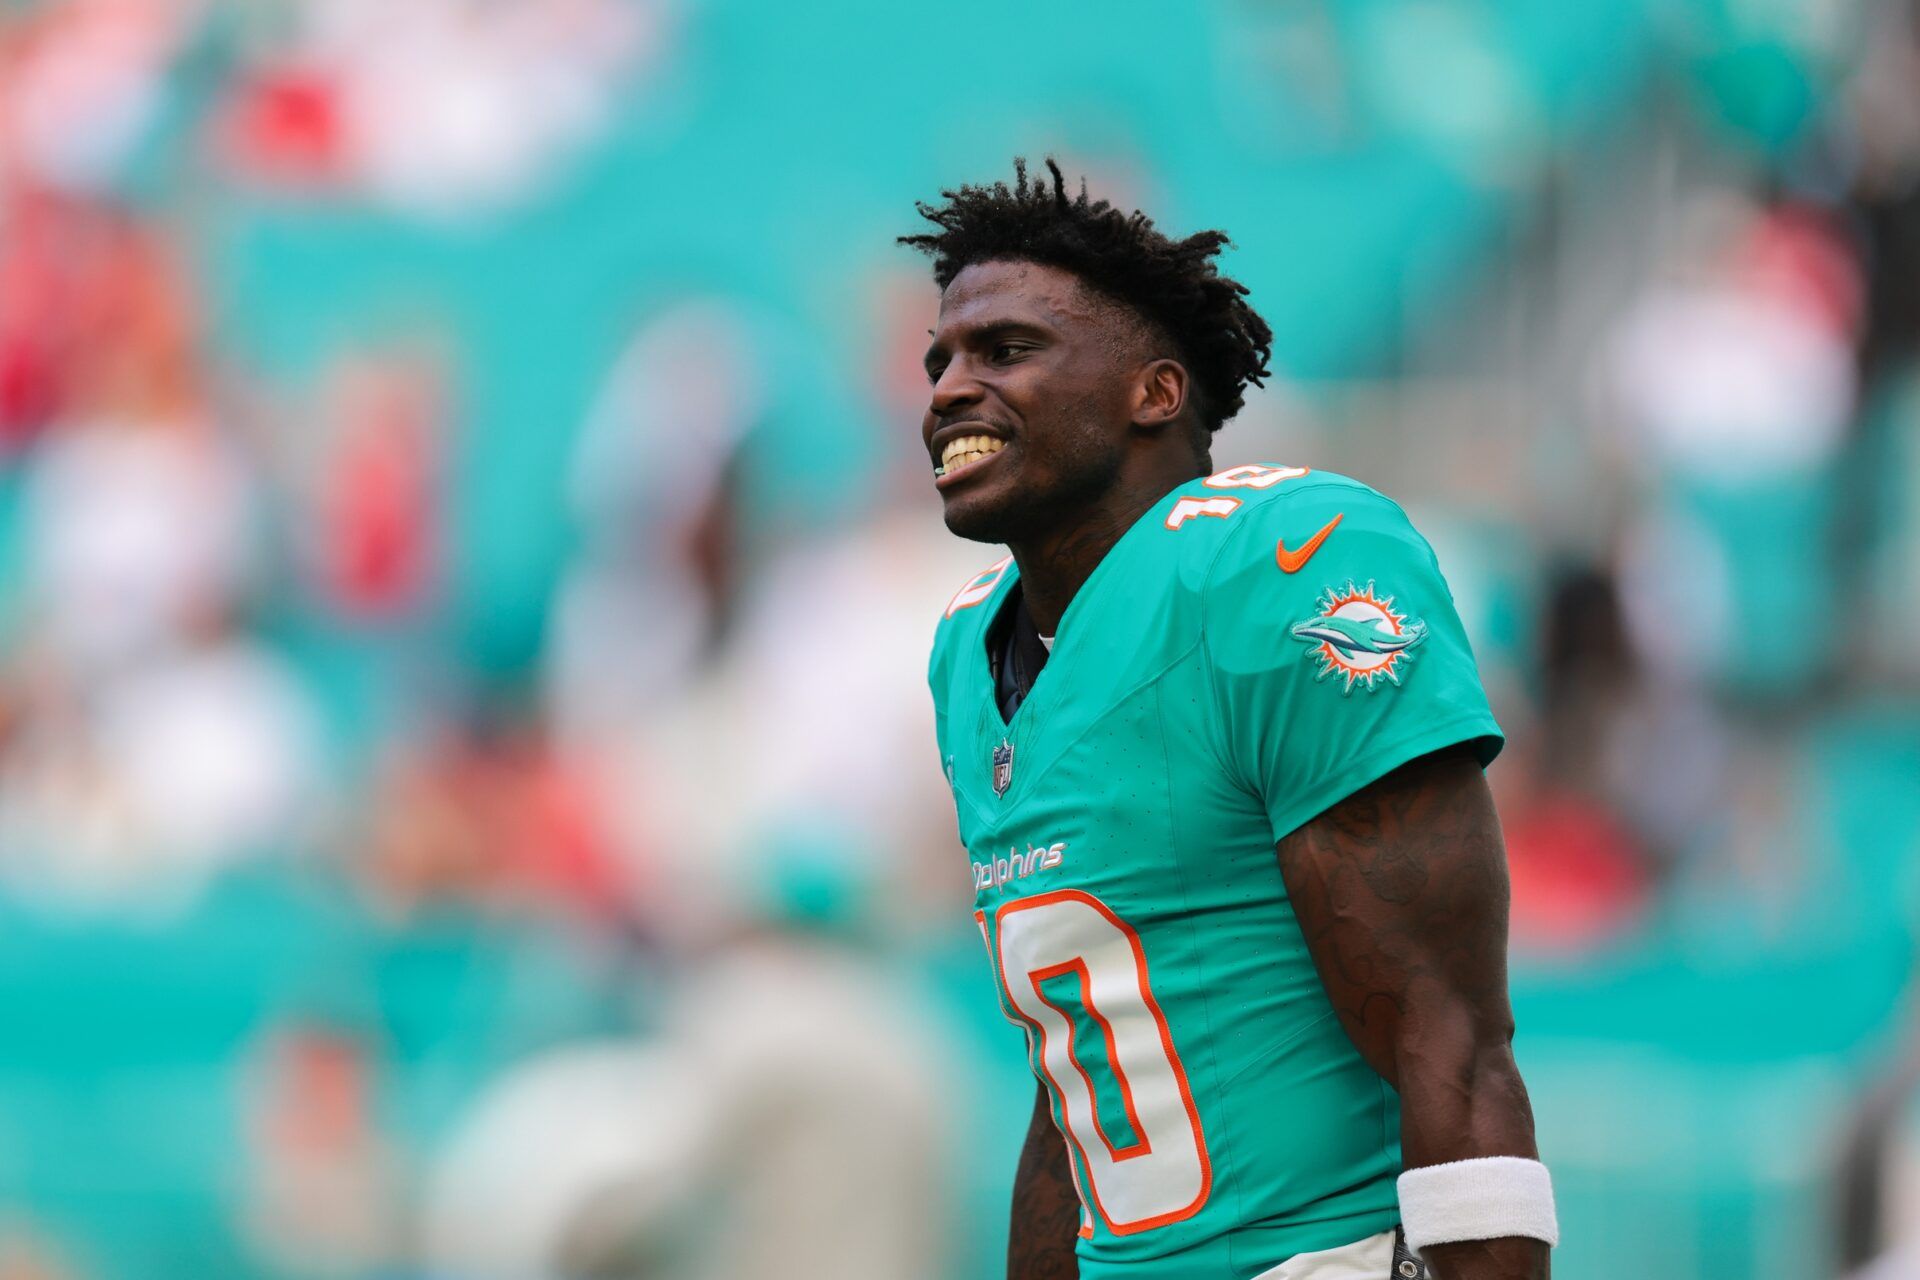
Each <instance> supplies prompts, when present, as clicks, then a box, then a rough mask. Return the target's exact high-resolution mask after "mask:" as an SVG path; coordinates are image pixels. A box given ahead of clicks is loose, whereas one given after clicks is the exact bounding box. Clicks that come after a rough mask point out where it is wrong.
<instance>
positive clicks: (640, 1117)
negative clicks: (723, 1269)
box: [419, 1043, 722, 1280]
mask: <svg viewBox="0 0 1920 1280" xmlns="http://www.w3.org/2000/svg"><path fill="white" fill-rule="evenodd" d="M721 1102H722V1098H721V1096H720V1095H719V1093H718V1092H717V1090H716V1089H715V1088H714V1085H713V1082H712V1081H710V1080H707V1079H705V1078H703V1077H702V1076H701V1075H700V1074H699V1073H698V1072H697V1071H695V1070H693V1069H692V1066H691V1064H690V1063H689V1062H688V1061H687V1060H686V1059H685V1058H684V1057H682V1056H680V1055H677V1054H675V1053H673V1052H670V1051H668V1050H664V1049H660V1048H654V1047H649V1046H646V1045H638V1044H628V1043H604V1044H588V1045H576V1046H572V1047H569V1048H565V1049H560V1050H556V1051H554V1052H552V1053H549V1054H546V1055H543V1056H541V1057H539V1058H535V1059H533V1060H532V1061H530V1062H527V1063H525V1064H523V1065H522V1066H520V1067H519V1068H517V1069H516V1070H514V1071H512V1072H510V1073H509V1074H508V1075H507V1076H506V1078H504V1079H503V1080H501V1081H500V1082H499V1083H498V1084H496V1085H495V1086H494V1087H493V1088H492V1089H490V1090H489V1091H488V1092H487V1093H486V1094H485V1095H483V1096H482V1097H481V1099H480V1100H479V1102H478V1103H477V1104H476V1105H475V1107H474V1109H473V1111H472V1113H471V1114H470V1115H469V1116H468V1118H467V1120H466V1121H465V1122H464V1123H463V1124H462V1125H461V1126H460V1128H459V1130H458V1131H457V1132H456V1133H455V1134H454V1136H453V1138H452V1140H451V1141H450V1142H449V1144H448V1145H447V1146H446V1148H445V1149H444V1150H443V1151H442V1152H441V1153H440V1155H439V1156H438V1158H437V1159H436V1160H435V1162H434V1166H433V1168H432V1169H431V1170H430V1172H429V1174H428V1178H427V1184H426V1201H425V1206H424V1209H423V1213H422V1222H421V1231H420V1239H419V1251H420V1255H421V1257H420V1261H421V1262H422V1263H423V1264H424V1266H425V1268H426V1269H427V1270H428V1271H429V1272H430V1273H431V1274H434V1275H445V1276H449V1277H454V1276H457V1277H461V1278H462V1280H553V1278H555V1277H562V1276H567V1277H572V1276H607V1277H615V1276H646V1277H654V1276H660V1275H683V1274H686V1272H685V1270H684V1268H686V1267H687V1266H689V1265H690V1264H689V1262H688V1261H687V1259H686V1256H685V1252H686V1251H687V1250H690V1249H692V1248H693V1247H694V1246H695V1245H696V1244H697V1242H698V1240H699V1238H700V1236H701V1235H702V1234H703V1233H704V1231H706V1230H711V1229H712V1224H711V1221H710V1220H711V1218H712V1217H713V1216H714V1215H713V1213H712V1206H711V1204H710V1202H708V1201H707V1199H706V1196H705V1194H704V1192H705V1189H706V1188H707V1186H708V1184H709V1182H710V1180H711V1178H712V1176H713V1170H712V1168H711V1166H710V1163H709V1161H710V1159H711V1156H712V1154H713V1149H714V1142H713V1135H714V1134H715V1133H716V1132H717V1129H718V1126H719V1120H718V1116H717V1114H716V1109H717V1108H718V1107H719V1106H720V1104H721Z"/></svg>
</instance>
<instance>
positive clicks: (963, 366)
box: [927, 355, 982, 418]
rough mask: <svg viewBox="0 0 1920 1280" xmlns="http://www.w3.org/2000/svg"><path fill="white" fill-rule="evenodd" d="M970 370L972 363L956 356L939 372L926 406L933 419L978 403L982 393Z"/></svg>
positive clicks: (963, 357) (961, 356) (962, 356)
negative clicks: (931, 395)
mask: <svg viewBox="0 0 1920 1280" xmlns="http://www.w3.org/2000/svg"><path fill="white" fill-rule="evenodd" d="M972 370H973V362H972V361H971V360H968V359H967V358H966V357H965V356H964V355H958V356H955V357H954V358H953V359H952V360H951V361H950V362H948V364H947V367H946V368H944V369H942V370H941V371H940V378H939V380H938V381H937V382H935V383H934V384H933V397H932V399H931V400H930V401H929V402H928V405H927V408H928V410H929V411H930V412H931V413H932V414H933V416H934V417H936V418H944V417H947V416H948V415H949V414H951V413H952V412H953V410H955V409H960V408H964V407H965V406H967V405H970V404H978V403H979V401H980V397H981V394H982V392H981V388H980V383H979V380H978V379H976V378H975V377H974V376H973V372H972Z"/></svg>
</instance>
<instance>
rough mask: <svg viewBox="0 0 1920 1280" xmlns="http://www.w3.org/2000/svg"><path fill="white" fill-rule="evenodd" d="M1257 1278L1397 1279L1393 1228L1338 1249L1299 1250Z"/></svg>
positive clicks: (1264, 1279) (1313, 1279) (1262, 1279)
mask: <svg viewBox="0 0 1920 1280" xmlns="http://www.w3.org/2000/svg"><path fill="white" fill-rule="evenodd" d="M1253 1280H1394V1277H1393V1232H1391V1231H1382V1232H1381V1233H1380V1234H1379V1235H1377V1236H1368V1237H1367V1238H1366V1239H1365V1240H1356V1241H1354V1242H1353V1243H1352V1244H1343V1245H1341V1246H1340V1247H1339V1248H1337V1249H1316V1250H1314V1251H1313V1252H1312V1253H1296V1254H1294V1255H1293V1256H1292V1257H1291V1258H1288V1259H1287V1260H1286V1261H1285V1262H1283V1263H1281V1264H1280V1265H1279V1266H1277V1267H1275V1268H1274V1269H1273V1270H1271V1271H1262V1272H1261V1273H1260V1274H1259V1275H1257V1276H1255V1277H1254V1278H1253Z"/></svg>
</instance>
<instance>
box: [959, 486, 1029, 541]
mask: <svg viewBox="0 0 1920 1280" xmlns="http://www.w3.org/2000/svg"><path fill="white" fill-rule="evenodd" d="M1020 510H1021V503H1020V501H1019V499H1018V498H1017V497H1015V496H1013V495H1008V494H1000V493H993V492H986V493H956V494H954V495H953V496H952V497H951V498H948V499H947V502H946V508H945V511H944V514H945V516H946V520H947V531H948V532H950V533H952V534H953V535H954V536H955V537H959V538H966V539H967V540H969V541H971V542H991V543H996V544H1005V543H1007V542H1011V541H1013V540H1014V539H1015V538H1016V537H1018V536H1019V528H1018V521H1017V520H1016V519H1015V515H1016V513H1017V512H1019V511H1020Z"/></svg>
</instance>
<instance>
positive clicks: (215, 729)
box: [0, 0, 1920, 1280]
mask: <svg viewBox="0 0 1920 1280" xmlns="http://www.w3.org/2000/svg"><path fill="white" fill-rule="evenodd" d="M1049 153H1051V154H1055V155H1057V156H1059V157H1060V158H1061V159H1062V160H1063V162H1064V163H1065V164H1066V165H1067V166H1068V167H1069V170H1070V171H1072V170H1080V171H1084V172H1086V173H1088V174H1089V175H1090V176H1091V179H1092V181H1093V184H1094V186H1095V188H1096V189H1097V190H1098V191H1101V192H1104V193H1107V194H1109V195H1111V196H1112V197H1113V198H1114V199H1115V200H1116V202H1117V203H1123V204H1135V203H1137V204H1138V205H1140V206H1141V207H1144V208H1146V209H1148V210H1149V211H1152V212H1153V213H1155V215H1156V216H1157V217H1158V218H1159V220H1160V221H1161V222H1162V224H1163V225H1165V226H1167V227H1168V228H1169V229H1171V230H1174V231H1178V232H1186V231H1191V230H1194V229H1197V228H1199V227H1210V226H1220V227H1224V228H1225V229H1227V230H1228V231H1229V232H1230V233H1231V234H1232V235H1233V236H1234V237H1235V238H1236V242H1237V245H1238V247H1237V249H1236V250H1234V251H1233V252H1232V253H1231V254H1230V260H1229V269H1230V270H1231V271H1232V272H1233V273H1234V274H1236V275H1238V276H1239V277H1240V278H1241V279H1243V280H1245V281H1247V282H1248V283H1249V284H1250V285H1251V286H1252V287H1253V291H1254V301H1255V302H1256V304H1257V305H1259V306H1260V307H1261V308H1262V310H1263V311H1264V312H1265V314H1266V315H1267V317H1268V319H1269V320H1270V321H1271V322H1272V323H1273V326H1274V329H1275V331H1276V335H1277V343H1276V354H1277V356H1278V360H1277V363H1278V365H1279V366H1280V368H1281V369H1282V370H1283V371H1284V376H1283V377H1281V378H1278V379H1276V380H1275V382H1274V384H1273V385H1272V386H1271V387H1270V388H1269V389H1268V390H1267V392H1266V393H1265V394H1264V395H1261V396H1259V397H1258V398H1257V399H1256V400H1255V402H1254V403H1252V404H1251V405H1250V407H1249V409H1248V411H1247V412H1246V413H1245V414H1244V415H1243V416H1242V418H1241V419H1240V421H1238V422H1237V423H1235V424H1232V425H1231V426H1230V427H1229V429H1228V430H1227V431H1226V432H1225V433H1224V434H1223V436H1222V437H1221V439H1220V441H1219V444H1218V447H1217V449H1216V452H1215V457H1216V460H1218V461H1219V462H1220V463H1221V464H1222V465H1226V464H1228V463H1231V462H1238V461H1250V460H1258V459H1268V460H1278V461H1285V462H1303V463H1308V464H1310V465H1314V466H1320V467H1327V468H1331V469H1337V470H1342V471H1348V472H1351V473H1354V474H1357V475H1359V476H1361V477H1363V478H1365V479H1367V480H1368V481H1370V482H1372V483H1374V484H1375V485H1377V486H1379V487H1380V488H1383V489H1385V490H1387V491H1388V492H1390V493H1393V494H1395V495H1397V496H1400V497H1402V498H1403V499H1405V500H1407V502H1408V505H1409V506H1410V508H1411V509H1412V510H1413V512H1414V515H1415V517H1416V519H1417V520H1418V521H1419V522H1420V523H1421V524H1422V526H1423V527H1424V528H1425V529H1426V530H1427V531H1428V533H1429V534H1430V536H1431V537H1432V539H1433V540H1434V542H1435V543H1436V545H1437V546H1438V547H1439V549H1440V552H1441V559H1442V562H1443V563H1444V564H1446V565H1447V566H1448V568H1449V572H1450V576H1451V578H1452V581H1453V583H1454V586H1455V590H1456V594H1457V595H1458V597H1459V599H1460V602H1461V605H1462V608H1463V612H1464V613H1465V614H1466V616H1467V619H1468V623H1469V626H1470V628H1471V629H1472V630H1473V632H1474V639H1475V644H1476V649H1477V652H1478V654H1479V657H1480V660H1481V663H1482V667H1483V670H1484V673H1485V675H1486V677H1487V679H1488V681H1489V683H1490V686H1491V687H1492V689H1493V690H1494V692H1495V696H1496V705H1497V707H1498V709H1499V711H1500V713H1501V716H1502V719H1503V721H1504V722H1505V723H1506V724H1507V726H1508V729H1509V732H1510V734H1511V737H1512V745H1511V747H1510V748H1509V750H1508V752H1507V754H1506V755H1505V757H1503V759H1502V760H1501V761H1500V762H1499V763H1498V764H1497V765H1496V766H1495V767H1494V769H1493V770H1492V778H1493V781H1494V783H1495V786H1496V788H1497V789H1498V791H1499V793H1500V796H1501V802H1502V807H1503V813H1504V817H1505V821H1506V824H1507V832H1508V839H1509V847H1510V851H1511V857H1512V863H1513V876H1514V891H1515V902H1514V910H1515V916H1514V947H1515V956H1514V975H1513V981H1514V988H1515V996H1516V1004H1517V1009H1518V1016H1519V1021H1520V1027H1521V1034H1520V1038H1519V1041H1518V1049H1519V1056H1520V1059H1521V1063H1522V1065H1523V1067H1524V1068H1525V1069H1526V1071H1527V1075H1528V1080H1529V1082H1530V1084H1531V1086H1532V1088H1533V1092H1534V1099H1535V1104H1536V1107H1537V1109H1538V1112H1539V1120H1540V1135H1541V1145H1542V1149H1543V1151H1544V1153H1545V1155H1546V1158H1547V1159H1548V1160H1549V1161H1550V1163H1551V1164H1552V1166H1553V1168H1554V1171H1555V1176H1556V1180H1557V1182H1558V1185H1559V1189H1560V1194H1561V1197H1562V1213H1563V1221H1564V1227H1565V1237H1566V1238H1565V1243H1564V1245H1563V1247H1562V1248H1561V1249H1560V1250H1559V1252H1558V1254H1557V1256H1556V1268H1555V1269H1556V1275H1558V1276H1559V1277H1560V1278H1561V1280H1589V1278H1596V1280H1597V1278H1598V1277H1623V1276H1630V1277H1652V1278H1657V1280H1668V1278H1675V1280H1686V1278H1692V1277H1699V1278H1701V1280H1719V1278H1722V1277H1726V1278H1732V1277H1742V1278H1754V1277H1758V1278H1762V1280H1773V1278H1778V1280H1808V1278H1810V1277H1831V1276H1840V1275H1852V1274H1859V1273H1861V1269H1862V1268H1871V1270H1870V1271H1869V1272H1867V1273H1868V1274H1872V1275H1875V1276H1879V1277H1893V1276H1900V1277H1907V1276H1920V1254H1916V1253H1915V1252H1913V1249H1914V1245H1913V1242H1912V1240H1911V1238H1910V1237H1909V1235H1908V1233H1909V1232H1920V1104H1916V1102H1915V1100H1914V1098H1913V1097H1912V1096H1911V1095H1912V1094H1913V1092H1914V1086H1915V1083H1916V1081H1920V1020H1917V1019H1916V1018H1915V1016H1914V1013H1915V1010H1914V1009H1913V1008H1912V1007H1911V1005H1910V998H1909V996H1908V994H1907V993H1908V986H1909V982H1908V978H1909V972H1910V968H1911V958H1912V951H1913V938H1914V931H1915V929H1916V927H1920V898H1916V896H1915V889H1916V887H1917V886H1916V885H1915V882H1914V877H1913V871H1912V868H1913V867H1914V865H1915V862H1916V858H1915V855H1916V854H1917V853H1920V380H1917V379H1916V370H1920V363H1917V362H1916V357H1917V356H1920V26H1917V25H1916V13H1915V9H1914V8H1911V7H1909V6H1908V5H1907V4H1905V3H1893V2H1891V0H1890V2H1888V3H1884V4H1870V3H1861V2H1860V0H1497V2H1496V0H1216V2H1214V3H1208V4H1204V5H1195V6H1187V7H1164V6H1149V5H1144V4H1134V3H1113V2H1111V0H1109V2H1108V3H1103V4H1100V5H1097V6H1096V5H1076V4H1065V3H1055V4H1027V5H1015V4H1006V3H999V2H997V0H989V2H986V3H980V4H970V5H966V6H963V7H961V8H958V9H952V8H949V9H940V10H934V9H926V10H924V11H923V10H922V9H921V7H919V6H913V5H904V4H899V3H883V2H882V0H845V2H844V3H838V4H834V5H826V6H802V5H774V4H771V3H752V2H751V0H492V2H491V3H489V2H487V0H398V2H395V3H382V2H381V0H245V2H244V3H242V2H239V0H234V2H231V3H221V2H217V0H43V2H33V3H22V2H21V0H4V2H0V1280H120V1278H129V1277H139V1278H145V1277H166V1278H172V1277H193V1278H194V1280H221V1278H224V1277H362V1276H366V1277H394V1278H401V1277H407V1278H416V1280H426V1278H427V1277H437V1278H444V1280H454V1278H457V1277H475V1278H489V1277H526V1278H531V1277H539V1276H561V1275H591V1276H605V1277H614V1276H625V1277H666V1278H673V1280H681V1278H685V1280H714V1278H727V1280H730V1278H732V1277H745V1276H766V1275H781V1276H787V1277H796V1278H799V1277H805V1278H811V1277H836V1278H838V1280H868V1278H871V1280H923V1278H925V1280H976V1278H984V1277H990V1276H995V1275H997V1274H999V1270H998V1268H999V1265H1000V1264H999V1259H1000V1257H1001V1251H1002V1249H1003V1247H1004V1239H1005V1219H1006V1213H1007V1192H1008V1187H1009V1184H1010V1182H1011V1178H1012V1172H1013V1167H1014V1156H1015V1153H1016V1150H1017V1147H1018V1144H1019V1141H1020V1136H1021V1133H1022V1131H1023V1129H1024V1125H1025V1121H1026V1118H1027V1113H1028V1099H1029V1098H1030V1090H1031V1084H1030V1082H1029V1081H1028V1080H1027V1078H1026V1077H1025V1075H1024V1067H1023V1064H1022V1062H1021V1060H1020V1044H1019V1037H1018V1036H1017V1035H1016V1034H1015V1033H1014V1032H1013V1031H1012V1029H1011V1028H1009V1027H1007V1026H1006V1025H1005V1024H1004V1023H1003V1022H1001V1020H1000V1018H999V1015H998V1013H997V1011H996V1009H995V1006H994V1001H993V997H992V995H991V994H990V992H989V989H988V985H987V981H986V976H987V975H986V971H985V968H984V966H983V965H982V964H981V962H980V956H979V954H978V948H979V940H978V937H977V936H976V935H975V934H974V932H973V928H972V925H971V921H970V919H969V918H968V913H967V903H968V901H969V898H968V885H969V876H968V872H967V863H966V860H965V858H964V855H963V854H962V851H961V850H960V849H959V847H958V845H957V842H956V840H955V838H954V835H953V827H952V818H951V810H950V807H949V801H948V799H947V797H946V795H945V792H944V789H943V786H942V782H941V779H940V777H939V775H938V772H937V768H936V767H935V759H934V754H935V753H934V751H933V748H932V744H931V738H930V736H929V735H930V729H931V725H930V716H929V715H928V711H927V701H926V696H925V691H924V685H923V681H922V670H923V663H924V658H925V652H926V647H927V643H928V638H929V634H930V628H931V625H932V622H933V619H934V618H935V616H936V613H937V611H938V609H939V608H940V606H941V604H942V603H943V602H944V600H945V599H946V597H947V595H948V594H949V593H950V592H951V591H952V590H953V588H954V587H955V585H957V584H958V583H959V582H960V581H962V580H963V579H964V578H965V577H966V576H967V575H968V574H970V573H971V572H972V571H973V570H974V569H975V568H977V567H978V566H979V565H981V564H984V563H985V562H987V561H988V560H991V559H992V558H993V555H992V553H990V552H989V551H987V550H986V549H985V548H980V547H975V546H970V545H966V544H961V543H958V542H956V541H955V540H953V539H951V538H949V537H948V536H947V535H946V534H945V533H944V530H943V529H942V528H941V526H940V522H939V517H938V504H937V500H936V498H935V497H934V495H933V493H932V489H931V486H930V484H929V481H928V476H927V473H926V461H925V458H924V456H923V455H922V454H921V453H920V450H919V446H918V444H917V423H918V415H919V411H920V407H921V404H922V398H923V396H924V387H923V380H922V378H921V376H920V374H919V371H918V367H917V353H918V351H919V350H920V348H921V346H922V345H923V343H924V332H925V329H926V327H927V324H928V323H929V320H930V317H931V315H932V310H933V307H934V304H935V296H934V294H933V291H932V288H931V285H930V284H929V282H928V281H927V279H926V271H925V266H924V264H923V263H922V262H920V261H918V260H917V259H915V258H914V257H913V256H912V255H910V254H908V253H907V252H905V251H903V250H901V249H899V248H897V247H895V246H894V244H893V242H892V238H893V237H894V236H895V235H897V234H900V233H903V232H907V231H911V230H914V229H915V227H916V222H917V219H916V218H915V216H914V214H913V208H912V202H913V201H914V200H915V199H916V198H930V197H932V196H933V195H934V194H935V193H936V192H937V191H938V189H939V188H940V187H941V186H943V185H950V184H953V183H956V182H959V181H978V180H985V179H993V178H998V177H1001V176H1004V175H1006V174H1008V173H1009V172H1010V159H1011V157H1012V156H1013V155H1015V154H1023V155H1027V156H1029V157H1034V158H1036V159H1037V158H1038V157H1039V156H1041V155H1044V154H1049ZM1902 1248H1905V1249H1906V1250H1907V1252H1906V1253H1905V1254H1904V1255H1903V1254H1902V1253H1901V1250H1902ZM1903 1258H1904V1261H1903ZM1876 1259H1877V1260H1876Z"/></svg>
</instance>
